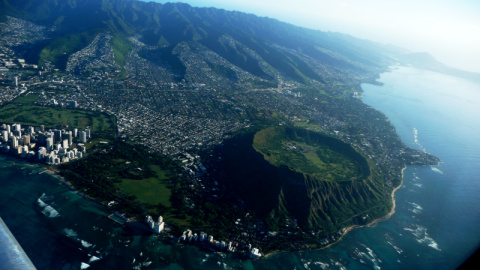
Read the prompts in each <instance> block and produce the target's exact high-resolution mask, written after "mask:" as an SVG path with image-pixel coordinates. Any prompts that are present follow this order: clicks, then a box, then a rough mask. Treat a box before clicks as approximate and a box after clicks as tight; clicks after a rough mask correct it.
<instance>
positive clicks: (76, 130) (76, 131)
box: [73, 128, 78, 138]
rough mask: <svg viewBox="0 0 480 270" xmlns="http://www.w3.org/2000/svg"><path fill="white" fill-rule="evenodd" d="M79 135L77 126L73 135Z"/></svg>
mask: <svg viewBox="0 0 480 270" xmlns="http://www.w3.org/2000/svg"><path fill="white" fill-rule="evenodd" d="M77 136H78V128H75V129H73V137H75V138H76V137H77Z"/></svg>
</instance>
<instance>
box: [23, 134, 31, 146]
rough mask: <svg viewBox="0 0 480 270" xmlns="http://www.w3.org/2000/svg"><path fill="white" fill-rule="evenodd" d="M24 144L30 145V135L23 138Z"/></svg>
mask: <svg viewBox="0 0 480 270" xmlns="http://www.w3.org/2000/svg"><path fill="white" fill-rule="evenodd" d="M23 144H24V145H29V144H30V135H25V136H23Z"/></svg>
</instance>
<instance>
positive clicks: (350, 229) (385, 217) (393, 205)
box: [261, 165, 407, 258]
mask: <svg viewBox="0 0 480 270" xmlns="http://www.w3.org/2000/svg"><path fill="white" fill-rule="evenodd" d="M406 168H407V166H406V165H405V167H403V169H402V180H401V181H400V184H399V185H398V186H397V187H396V188H394V189H393V190H392V194H391V198H392V209H390V212H388V214H386V215H385V216H383V217H380V218H377V219H374V220H372V221H371V222H370V223H368V224H366V225H351V226H349V227H346V228H345V231H344V232H343V234H342V235H341V236H340V237H339V238H338V239H337V240H336V241H335V242H333V243H330V244H328V245H326V246H324V247H320V248H314V249H308V250H322V249H326V248H329V247H331V246H333V245H335V244H337V243H338V242H340V240H342V239H343V237H344V236H346V235H347V234H348V233H349V232H350V231H352V230H353V229H356V228H362V227H370V226H372V225H375V224H376V223H378V222H381V221H383V220H386V219H388V218H390V217H391V216H392V215H393V214H394V213H395V206H396V204H395V192H396V191H397V190H398V189H400V188H401V187H402V185H403V177H404V175H403V172H404V171H405V169H406ZM283 252H289V251H281V250H275V251H272V252H269V253H267V254H265V255H264V256H263V257H261V258H267V257H269V256H272V255H274V254H277V253H283Z"/></svg>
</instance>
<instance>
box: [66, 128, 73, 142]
mask: <svg viewBox="0 0 480 270" xmlns="http://www.w3.org/2000/svg"><path fill="white" fill-rule="evenodd" d="M67 140H68V145H72V143H73V136H72V132H71V131H68V132H67Z"/></svg>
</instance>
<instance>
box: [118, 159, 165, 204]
mask: <svg viewBox="0 0 480 270" xmlns="http://www.w3.org/2000/svg"><path fill="white" fill-rule="evenodd" d="M150 169H151V170H152V171H154V173H155V176H153V177H150V178H145V179H129V178H122V179H121V180H120V183H118V184H116V186H117V187H118V188H119V189H121V190H123V191H125V192H126V193H128V194H132V195H134V196H135V197H137V198H138V200H139V201H140V202H142V203H146V204H152V205H158V204H162V205H164V206H167V207H169V206H170V205H171V204H170V200H169V199H170V196H171V194H172V191H171V190H170V189H169V188H168V187H167V186H168V180H169V172H168V171H166V170H162V169H161V168H160V166H158V165H150ZM130 174H133V175H135V174H137V172H130ZM139 180H141V181H139Z"/></svg>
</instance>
